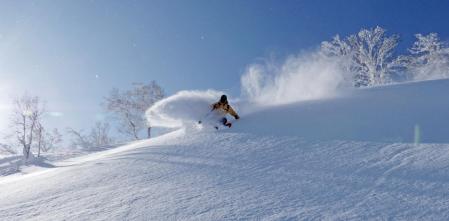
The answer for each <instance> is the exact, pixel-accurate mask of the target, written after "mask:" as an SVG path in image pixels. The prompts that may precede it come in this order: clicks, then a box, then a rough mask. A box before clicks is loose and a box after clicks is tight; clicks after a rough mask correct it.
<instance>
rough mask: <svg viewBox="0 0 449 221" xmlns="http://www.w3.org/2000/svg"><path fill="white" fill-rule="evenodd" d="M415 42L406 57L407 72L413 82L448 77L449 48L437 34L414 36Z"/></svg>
mask: <svg viewBox="0 0 449 221" xmlns="http://www.w3.org/2000/svg"><path fill="white" fill-rule="evenodd" d="M415 37H416V41H415V42H414V43H413V46H412V47H411V48H410V49H409V52H410V54H411V55H410V56H406V57H405V58H406V61H405V62H406V63H407V69H408V72H409V73H410V74H411V75H412V79H413V80H431V79H439V78H448V77H449V46H448V44H447V43H446V42H442V41H441V40H440V39H439V37H438V34H437V33H430V34H428V35H422V34H416V35H415Z"/></svg>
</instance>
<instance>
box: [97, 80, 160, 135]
mask: <svg viewBox="0 0 449 221" xmlns="http://www.w3.org/2000/svg"><path fill="white" fill-rule="evenodd" d="M133 86H134V87H133V89H131V90H127V91H124V92H122V91H120V90H119V89H117V88H113V89H112V90H111V92H110V94H109V96H108V97H106V98H105V104H104V106H105V109H106V111H108V112H110V113H112V114H113V116H114V117H115V118H116V119H117V120H118V122H119V127H118V128H119V129H118V131H119V132H120V133H122V134H125V135H126V136H128V137H131V138H133V139H136V140H138V139H139V133H140V132H141V131H142V129H144V128H146V126H147V125H146V122H147V121H146V119H145V111H146V110H147V109H148V108H149V107H150V106H151V105H153V104H154V103H155V102H156V101H158V100H160V99H161V98H163V97H164V92H163V90H162V88H161V87H160V86H159V85H158V84H157V83H156V82H155V81H152V82H150V83H149V84H133ZM148 131H150V130H148Z"/></svg>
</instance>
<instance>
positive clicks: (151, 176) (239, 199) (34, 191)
mask: <svg viewBox="0 0 449 221" xmlns="http://www.w3.org/2000/svg"><path fill="white" fill-rule="evenodd" d="M448 159H449V146H448V145H445V144H421V145H413V144H391V143H390V144H389V143H373V142H349V141H329V142H308V141H305V140H303V139H301V138H297V137H273V136H258V135H257V136H256V135H251V134H242V133H233V132H232V130H229V131H226V132H206V133H203V132H202V133H193V134H192V133H189V134H185V133H183V132H182V131H177V132H175V133H173V134H171V135H168V136H162V137H159V138H156V139H153V140H148V141H144V142H139V143H136V144H131V145H128V146H125V147H122V149H121V150H116V151H113V152H109V153H103V154H98V155H97V156H95V155H94V156H88V157H85V158H79V159H77V160H73V162H71V163H67V162H66V163H61V165H59V167H57V168H55V169H49V170H46V172H45V173H42V174H40V175H39V176H28V177H27V176H24V177H21V178H20V179H19V180H13V181H10V182H5V181H3V182H1V183H0V189H1V193H0V199H1V200H0V220H237V219H239V220H259V219H260V220H313V219H318V220H351V219H354V220H364V219H381V220H385V219H395V220H424V219H426V220H429V219H445V218H448V217H449V200H448V197H447V196H448V194H449V182H448V181H449V175H448V174H447V173H445V172H444V171H445V169H447V167H448V166H449V160H448ZM30 175H31V174H30ZM6 181H7V180H6Z"/></svg>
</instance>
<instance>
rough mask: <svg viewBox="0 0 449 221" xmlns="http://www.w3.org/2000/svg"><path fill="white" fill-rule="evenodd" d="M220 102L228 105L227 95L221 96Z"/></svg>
mask: <svg viewBox="0 0 449 221" xmlns="http://www.w3.org/2000/svg"><path fill="white" fill-rule="evenodd" d="M220 102H221V103H228V97H226V95H224V94H223V95H221V98H220Z"/></svg>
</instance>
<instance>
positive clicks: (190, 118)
mask: <svg viewBox="0 0 449 221" xmlns="http://www.w3.org/2000/svg"><path fill="white" fill-rule="evenodd" d="M222 94H223V92H220V91H215V90H207V91H180V92H178V93H176V94H174V95H172V96H170V97H167V98H165V99H162V100H160V101H158V102H156V103H155V104H154V105H153V106H152V107H151V108H149V109H148V110H147V112H146V117H147V119H148V122H149V124H150V126H152V127H165V128H179V127H184V126H189V125H194V124H195V123H196V122H198V121H199V120H201V119H202V118H204V116H206V115H207V114H208V113H209V112H210V108H209V107H210V105H211V104H212V103H214V102H216V101H218V99H219V98H220V96H221V95H222Z"/></svg>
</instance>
